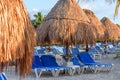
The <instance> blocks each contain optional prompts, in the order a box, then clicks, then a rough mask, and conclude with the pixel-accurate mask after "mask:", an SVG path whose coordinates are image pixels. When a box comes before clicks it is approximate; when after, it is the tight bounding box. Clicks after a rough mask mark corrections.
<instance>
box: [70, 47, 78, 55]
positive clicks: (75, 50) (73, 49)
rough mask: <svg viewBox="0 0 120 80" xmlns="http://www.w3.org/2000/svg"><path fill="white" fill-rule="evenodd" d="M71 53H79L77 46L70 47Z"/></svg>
mask: <svg viewBox="0 0 120 80" xmlns="http://www.w3.org/2000/svg"><path fill="white" fill-rule="evenodd" d="M71 50H72V54H79V53H80V52H79V50H78V49H77V48H72V49H71Z"/></svg>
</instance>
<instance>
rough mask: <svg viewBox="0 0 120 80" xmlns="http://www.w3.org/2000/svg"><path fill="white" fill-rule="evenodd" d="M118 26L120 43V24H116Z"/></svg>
mask: <svg viewBox="0 0 120 80" xmlns="http://www.w3.org/2000/svg"><path fill="white" fill-rule="evenodd" d="M116 25H117V27H118V28H119V41H120V25H119V24H116Z"/></svg>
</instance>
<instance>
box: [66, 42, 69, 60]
mask: <svg viewBox="0 0 120 80" xmlns="http://www.w3.org/2000/svg"><path fill="white" fill-rule="evenodd" d="M66 61H67V62H69V44H68V43H66Z"/></svg>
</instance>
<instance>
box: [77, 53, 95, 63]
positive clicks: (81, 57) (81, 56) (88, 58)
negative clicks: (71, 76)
mask: <svg viewBox="0 0 120 80" xmlns="http://www.w3.org/2000/svg"><path fill="white" fill-rule="evenodd" d="M77 57H78V59H79V60H80V61H81V62H82V63H84V64H88V63H95V61H94V60H93V59H92V57H91V56H90V55H89V54H88V52H82V53H80V54H78V55H77Z"/></svg>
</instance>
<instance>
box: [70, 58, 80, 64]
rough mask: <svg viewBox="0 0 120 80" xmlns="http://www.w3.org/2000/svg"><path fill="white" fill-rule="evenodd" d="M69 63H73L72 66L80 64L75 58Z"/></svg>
mask: <svg viewBox="0 0 120 80" xmlns="http://www.w3.org/2000/svg"><path fill="white" fill-rule="evenodd" d="M70 61H71V62H73V64H74V65H80V63H79V61H78V59H77V58H76V57H74V58H71V59H70Z"/></svg>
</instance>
